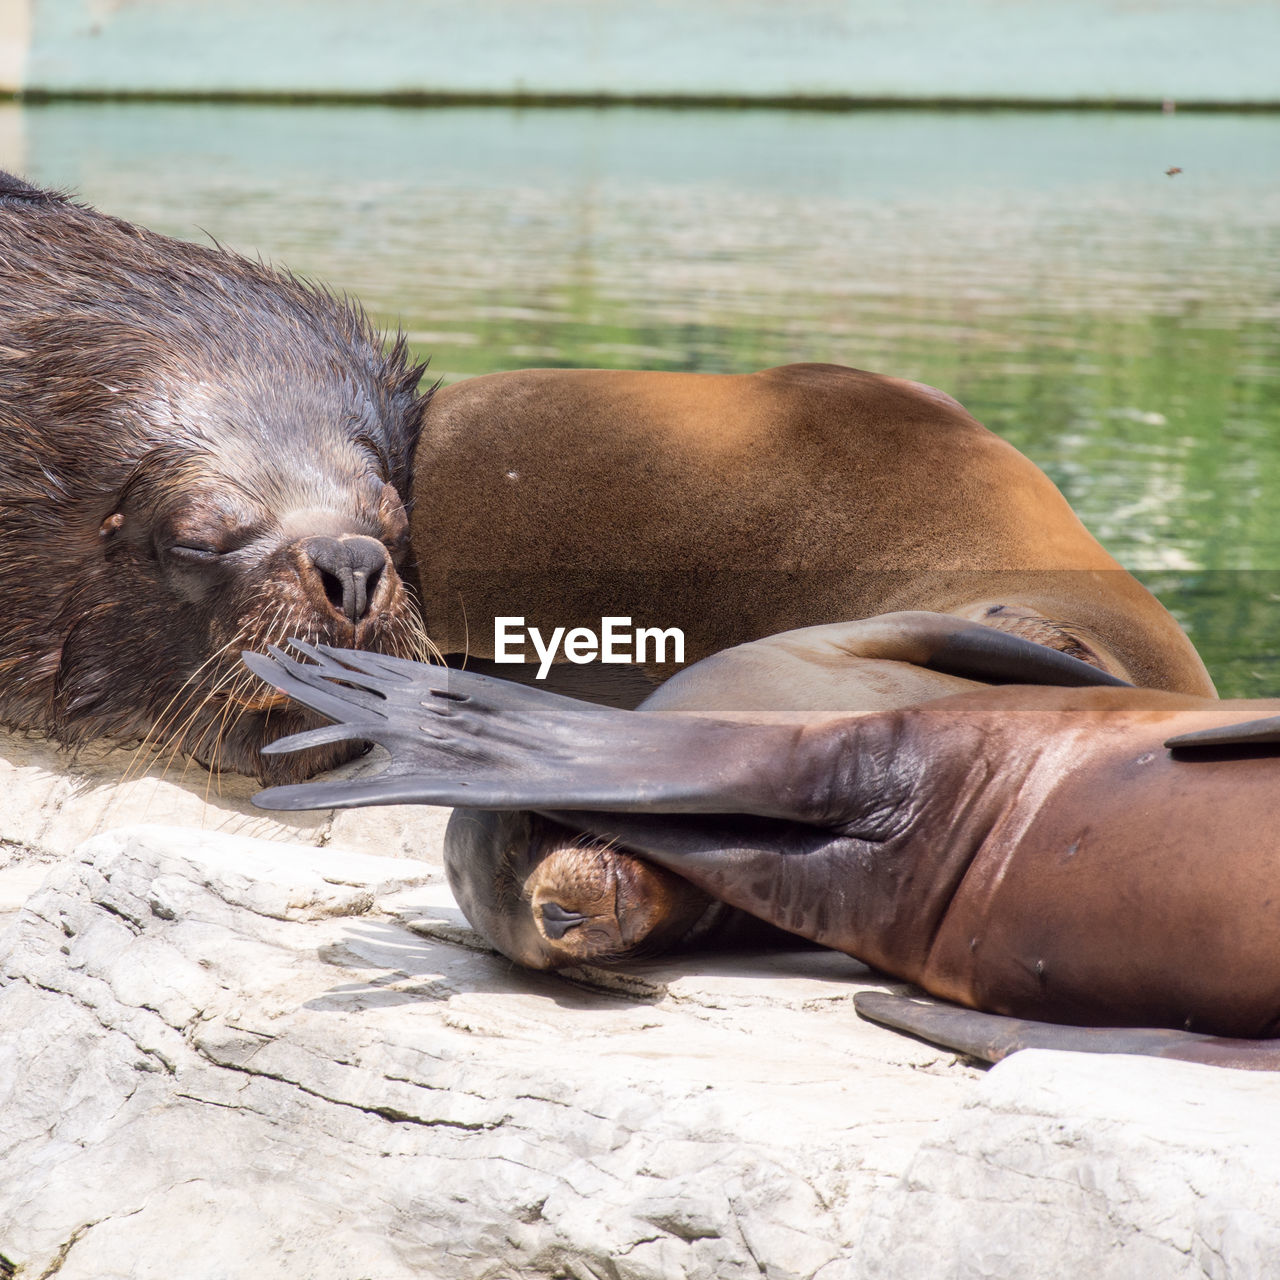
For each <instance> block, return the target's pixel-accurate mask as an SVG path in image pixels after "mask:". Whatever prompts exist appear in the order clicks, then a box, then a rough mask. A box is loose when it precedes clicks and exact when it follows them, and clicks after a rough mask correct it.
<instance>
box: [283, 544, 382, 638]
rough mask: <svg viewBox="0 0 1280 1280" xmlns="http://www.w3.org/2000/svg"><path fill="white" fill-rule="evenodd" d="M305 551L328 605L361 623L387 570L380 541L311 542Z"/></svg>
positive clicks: (305, 547)
mask: <svg viewBox="0 0 1280 1280" xmlns="http://www.w3.org/2000/svg"><path fill="white" fill-rule="evenodd" d="M302 551H303V554H304V555H305V556H306V558H307V559H308V560H310V562H311V563H312V565H314V566H315V568H316V570H317V572H318V573H319V574H320V581H321V582H322V583H323V584H324V593H325V595H326V596H328V597H329V603H330V604H331V605H333V607H334V608H335V609H338V610H340V611H341V612H342V613H344V614H345V615H346V616H347V618H348V619H349V620H350V621H352V622H359V621H360V620H361V619H362V618H363V617H364V616H365V615H366V614H367V613H368V612H369V602H370V600H371V599H372V598H373V594H374V592H375V591H376V590H377V587H378V580H379V578H380V577H381V576H382V572H383V570H384V569H385V568H386V567H387V561H388V556H387V549H386V547H384V546H383V545H382V543H381V542H379V541H378V540H377V538H366V537H354V538H308V539H307V541H306V542H305V543H304V544H303V547H302Z"/></svg>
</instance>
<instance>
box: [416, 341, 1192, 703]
mask: <svg viewBox="0 0 1280 1280" xmlns="http://www.w3.org/2000/svg"><path fill="white" fill-rule="evenodd" d="M416 465H417V470H416V476H415V480H414V495H415V499H414V509H413V517H412V529H413V541H414V547H415V549H416V553H417V559H418V573H419V578H420V581H421V587H422V601H423V612H424V616H425V619H426V623H427V627H428V629H429V631H430V633H431V635H432V638H433V639H434V640H435V641H436V642H437V643H438V644H439V645H440V647H441V648H442V649H444V650H445V651H446V652H462V651H464V650H465V651H466V652H467V653H469V654H470V655H471V656H472V658H475V657H476V656H479V657H481V658H486V659H489V658H492V657H493V656H494V618H495V617H499V616H516V617H523V618H524V619H525V622H526V625H527V626H528V627H537V628H538V629H539V631H540V632H541V633H542V634H543V635H550V634H551V633H552V631H553V630H554V628H556V627H565V628H567V629H569V628H574V627H579V626H582V627H587V628H596V629H598V628H599V627H600V623H601V619H602V618H603V617H606V616H622V617H630V618H632V619H633V620H634V623H635V625H637V626H645V627H659V628H670V627H678V628H681V629H682V630H683V631H684V635H685V642H686V643H685V653H684V658H685V661H687V662H695V661H697V660H698V659H700V658H704V657H707V656H709V655H710V654H713V653H718V652H721V651H722V650H724V649H727V648H729V647H731V646H734V645H737V644H741V643H743V642H744V641H748V640H754V639H758V638H761V637H763V636H768V635H773V634H775V633H777V632H781V631H786V630H789V629H793V628H797V627H805V626H810V625H816V624H823V623H833V622H838V621H842V620H846V619H850V618H863V617H870V616H873V615H877V614H884V613H891V612H896V611H900V610H928V611H933V612H939V613H949V614H956V615H958V616H960V617H963V618H966V619H970V620H980V621H984V622H986V623H988V624H989V625H992V626H995V627H998V628H999V629H1001V630H1005V631H1008V632H1010V633H1012V634H1015V635H1021V636H1023V637H1025V638H1027V639H1031V640H1036V641H1039V642H1040V643H1043V644H1048V645H1051V646H1052V647H1054V648H1058V649H1061V650H1063V651H1064V652H1068V653H1072V654H1074V655H1076V656H1077V657H1080V658H1083V659H1084V660H1086V661H1089V662H1092V663H1094V664H1095V665H1098V666H1100V667H1102V668H1103V669H1105V670H1108V671H1111V672H1112V673H1114V674H1116V675H1119V676H1122V677H1124V678H1125V679H1127V680H1130V681H1132V682H1133V683H1135V684H1141V685H1147V686H1151V687H1154V688H1165V689H1175V690H1178V691H1181V692H1184V693H1197V694H1204V695H1211V694H1212V692H1213V686H1212V684H1211V683H1210V681H1209V677H1208V675H1207V674H1206V672H1205V669H1204V666H1203V664H1202V663H1201V662H1200V660H1199V658H1198V657H1197V655H1196V653H1195V652H1194V650H1193V649H1192V647H1191V645H1190V643H1189V642H1188V641H1187V639H1186V637H1185V636H1184V635H1183V634H1182V632H1181V630H1180V629H1179V627H1178V626H1177V624H1176V623H1175V622H1174V620H1173V619H1172V618H1171V617H1170V616H1169V615H1168V614H1167V613H1166V612H1165V610H1164V609H1163V608H1162V607H1161V606H1160V605H1159V604H1158V603H1157V602H1156V600H1155V599H1154V598H1153V597H1152V596H1151V595H1150V594H1149V593H1148V592H1147V591H1146V590H1145V589H1144V588H1143V587H1142V586H1141V585H1139V583H1138V582H1137V581H1135V580H1134V579H1133V578H1132V577H1130V576H1129V575H1128V574H1127V573H1126V572H1125V571H1124V570H1123V569H1121V568H1120V566H1119V565H1118V564H1117V563H1116V561H1115V560H1113V559H1112V558H1111V557H1110V556H1109V555H1108V554H1107V553H1106V552H1105V551H1104V550H1103V549H1102V547H1100V546H1099V545H1098V543H1097V542H1096V541H1095V540H1094V538H1093V537H1092V536H1091V535H1090V534H1089V533H1088V531H1087V530H1086V529H1085V528H1084V526H1083V525H1082V524H1081V523H1080V521H1079V520H1078V519H1077V517H1076V516H1075V514H1074V513H1073V512H1072V510H1071V508H1070V507H1069V506H1068V505H1067V503H1066V501H1065V500H1064V499H1063V497H1062V495H1061V494H1060V493H1059V492H1058V491H1057V489H1056V488H1055V487H1054V486H1053V484H1052V483H1051V482H1050V481H1049V479H1048V478H1047V477H1046V476H1045V475H1044V474H1043V473H1042V472H1041V471H1040V470H1039V469H1038V468H1037V467H1036V466H1035V465H1034V464H1033V463H1031V462H1030V461H1029V460H1028V459H1027V458H1025V457H1023V456H1022V455H1021V454H1020V453H1019V452H1018V451H1017V450H1016V449H1014V448H1013V447H1012V446H1011V445H1009V444H1007V443H1005V442H1004V441H1003V440H1001V439H999V438H998V437H997V436H995V435H993V434H992V433H991V432H989V431H987V430H986V429H985V428H984V427H983V426H981V425H980V424H979V423H978V422H977V421H976V420H975V419H974V418H972V417H971V416H970V415H969V414H968V413H967V412H966V411H965V410H964V408H963V407H962V406H961V405H960V404H958V403H957V402H956V401H955V400H953V399H952V398H951V397H950V396H948V395H945V394H943V393H942V392H940V391H935V390H934V389H933V388H932V387H926V386H922V385H921V384H919V383H915V382H907V381H904V380H902V379H898V378H888V377H881V376H879V375H877V374H873V373H864V372H861V371H859V370H856V369H846V368H841V367H838V366H836V365H824V364H797V365H788V366H786V367H784V368H779V369H768V370H765V371H764V372H762V373H753V374H743V375H721V374H688V373H653V372H615V371H604V370H584V369H531V370H525V371H523V372H515V373H502V374H492V375H489V376H486V377H480V378H474V379H470V380H468V381H464V382H460V383H456V384H454V385H453V386H450V387H446V388H444V389H442V390H441V391H439V392H437V394H436V397H435V399H434V401H433V402H432V407H431V412H430V414H429V415H428V418H427V421H426V423H425V424H424V428H423V435H422V441H421V444H420V446H419V449H418V455H417V464H416ZM526 652H528V651H526ZM530 656H531V655H530ZM471 665H473V666H474V665H475V664H474V662H473V663H472V664H471ZM482 669H484V670H487V671H490V672H492V673H493V674H496V675H500V676H508V677H510V676H513V675H514V674H516V672H518V670H519V669H518V668H511V667H506V666H489V665H487V664H486V665H484V666H483V668H482ZM646 669H647V671H648V673H649V674H650V676H652V677H654V678H663V677H665V676H669V675H671V674H672V672H673V670H675V668H674V667H673V666H672V665H671V664H670V663H669V662H668V663H666V664H665V665H664V664H663V663H660V662H655V661H652V660H650V661H649V662H648V663H647V664H646ZM590 670H592V671H593V672H594V674H595V676H596V677H598V678H607V677H609V676H610V675H615V676H617V677H618V678H619V679H621V677H622V675H623V674H624V673H623V671H622V670H621V669H619V668H606V667H599V666H597V667H593V668H591V669H590ZM558 674H559V675H561V676H572V675H573V672H566V671H565V670H563V669H561V670H560V671H559V672H558ZM565 687H567V688H573V687H575V686H574V685H573V684H568V685H567V686H565ZM651 687H652V686H651V684H649V683H644V682H641V683H640V684H639V685H638V686H637V685H633V686H631V691H630V693H629V692H628V691H627V690H620V692H619V697H618V699H617V701H618V702H619V704H622V705H635V703H636V702H637V701H639V698H640V697H642V696H643V695H644V694H645V693H647V692H648V690H649V688H651ZM628 697H629V701H628V700H627V699H628Z"/></svg>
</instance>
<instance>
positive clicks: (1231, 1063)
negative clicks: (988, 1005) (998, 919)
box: [853, 991, 1280, 1071]
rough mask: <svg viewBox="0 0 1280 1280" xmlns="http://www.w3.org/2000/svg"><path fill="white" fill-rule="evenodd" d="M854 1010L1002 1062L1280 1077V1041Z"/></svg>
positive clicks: (867, 1000) (905, 1007) (923, 1008)
mask: <svg viewBox="0 0 1280 1280" xmlns="http://www.w3.org/2000/svg"><path fill="white" fill-rule="evenodd" d="M853 1007H854V1008H855V1009H856V1010H857V1011H858V1013H859V1014H860V1015H861V1016H862V1017H864V1018H866V1019H867V1020H868V1021H869V1022H876V1023H879V1024H880V1025H881V1026H885V1027H891V1028H893V1030H895V1031H905V1032H906V1033H907V1034H908V1035H912V1036H915V1037H917V1038H918V1039H920V1040H927V1041H928V1042H929V1043H930V1044H936V1045H941V1046H942V1047H943V1048H946V1049H953V1050H955V1051H956V1052H957V1053H965V1054H968V1055H969V1056H970V1057H972V1058H980V1059H981V1060H982V1061H983V1062H999V1061H1000V1060H1001V1059H1002V1058H1007V1057H1008V1056H1009V1055H1010V1054H1011V1053H1017V1052H1018V1050H1019V1049H1061V1050H1066V1051H1069V1052H1073V1053H1136V1054H1146V1055H1148V1056H1150V1057H1153V1058H1177V1059H1180V1060H1181V1061H1183V1062H1203V1063H1207V1064H1209V1065H1211V1066H1217V1067H1238V1068H1241V1069H1243V1070H1246V1071H1280V1040H1233V1039H1227V1038H1224V1037H1221V1036H1206V1035H1199V1034H1197V1033H1195V1032H1191V1031H1172V1030H1168V1029H1165V1028H1161V1027H1070V1026H1062V1025H1060V1024H1058V1023H1054V1022H1031V1021H1028V1020H1026V1019H1023V1018H1008V1017H1004V1016H1002V1015H1000V1014H996V1013H980V1012H979V1011H978V1010H976V1009H965V1008H962V1007H961V1006H960V1005H955V1004H946V1003H944V1002H943V1001H940V1000H933V999H930V998H929V997H926V996H896V995H890V994H889V993H887V992H881V991H864V992H862V993H861V994H860V995H857V996H855V997H854V1000H853Z"/></svg>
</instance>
